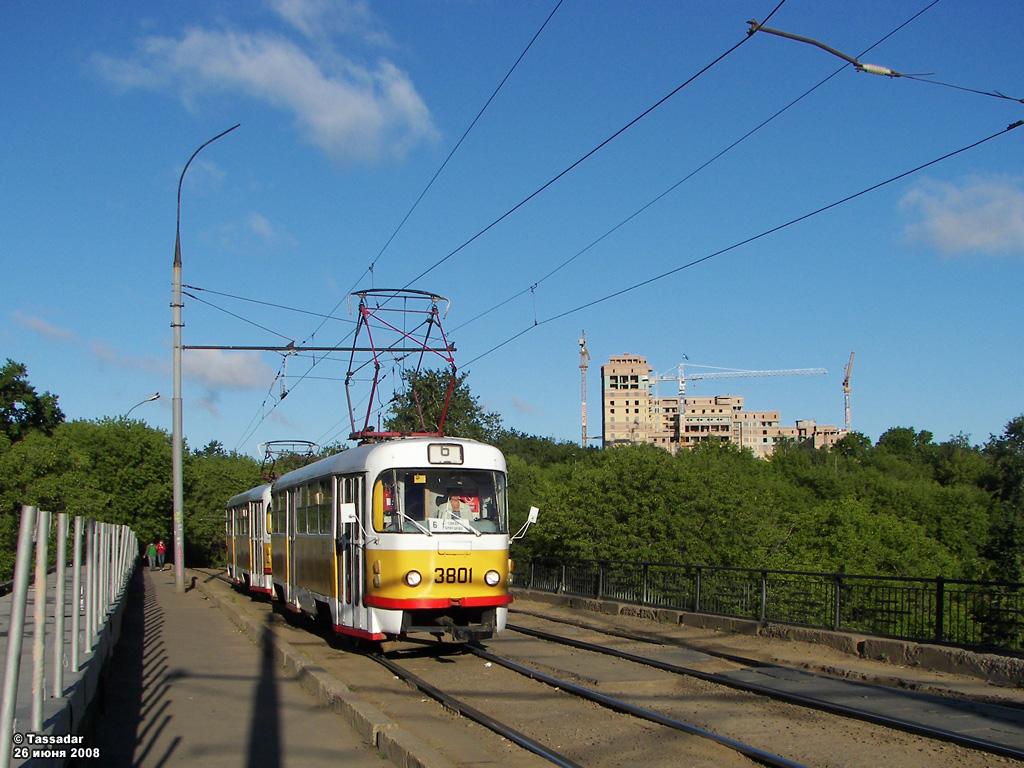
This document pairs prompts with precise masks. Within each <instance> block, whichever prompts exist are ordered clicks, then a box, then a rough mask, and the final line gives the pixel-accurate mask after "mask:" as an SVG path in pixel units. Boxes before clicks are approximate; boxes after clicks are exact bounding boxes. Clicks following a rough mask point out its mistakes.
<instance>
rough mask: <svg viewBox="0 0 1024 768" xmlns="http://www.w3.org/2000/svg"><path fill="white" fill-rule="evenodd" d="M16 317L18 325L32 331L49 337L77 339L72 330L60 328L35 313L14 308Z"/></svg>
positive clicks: (54, 338) (60, 339)
mask: <svg viewBox="0 0 1024 768" xmlns="http://www.w3.org/2000/svg"><path fill="white" fill-rule="evenodd" d="M14 319H15V321H16V322H17V323H18V325H21V326H23V327H25V328H28V329H29V330H31V331H35V332H36V333H38V334H40V335H41V336H45V337H46V338H48V339H53V340H54V341H66V342H72V341H74V340H75V335H74V334H73V333H72V332H71V331H69V330H67V329H65V328H58V327H57V326H56V325H52V324H50V323H48V322H46V321H45V320H43V319H42V318H39V317H35V316H33V315H24V314H22V313H21V312H19V311H18V310H14Z"/></svg>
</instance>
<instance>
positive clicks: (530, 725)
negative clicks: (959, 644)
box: [256, 603, 1024, 768]
mask: <svg viewBox="0 0 1024 768" xmlns="http://www.w3.org/2000/svg"><path fill="white" fill-rule="evenodd" d="M256 605H257V606H259V607H260V610H261V611H265V610H267V609H269V608H273V612H274V613H277V612H278V609H277V608H276V607H274V606H272V605H271V604H269V603H268V604H260V603H257V604H256ZM284 618H286V619H287V620H288V621H287V623H285V622H283V621H281V620H280V619H278V621H277V622H276V624H277V626H278V628H279V629H280V630H282V631H285V632H287V633H288V635H289V642H290V643H292V644H293V645H296V646H297V647H298V648H300V649H301V652H302V653H304V654H306V655H309V656H310V657H311V658H314V659H316V661H317V663H319V664H321V665H323V667H324V668H325V669H328V670H335V669H336V672H335V674H339V679H341V680H344V681H345V682H346V684H348V685H349V689H350V690H351V691H352V692H353V693H357V694H359V695H361V696H366V698H367V701H368V702H370V703H373V704H376V705H377V706H379V707H380V708H381V709H382V711H384V712H385V713H386V714H388V715H389V716H391V717H393V718H395V719H396V721H397V722H399V723H402V724H403V725H404V726H405V727H408V728H410V729H411V731H412V732H414V733H416V734H418V736H419V738H421V739H424V740H425V741H427V742H428V743H430V744H432V745H433V746H434V748H435V749H440V750H441V751H442V752H443V753H445V754H448V755H450V756H452V757H453V759H454V760H455V762H456V764H458V765H465V766H470V765H481V766H482V765H485V764H488V762H487V759H486V758H483V757H482V754H486V753H487V752H488V751H490V753H491V755H492V756H493V755H497V754H498V750H503V751H502V752H501V754H502V755H503V758H502V762H506V761H507V762H508V764H512V763H515V764H517V765H530V764H531V763H530V760H533V761H534V762H533V764H536V763H544V764H555V765H559V766H587V768H602V767H603V766H620V765H630V764H636V763H644V764H646V765H650V766H666V768H667V766H674V765H678V764H681V763H685V764H687V765H688V766H709V768H710V766H715V768H733V767H734V766H735V768H743V767H746V766H751V765H754V764H758V765H773V766H786V767H787V768H793V767H795V766H812V767H813V768H861V767H864V766H877V765H878V764H897V763H898V764H900V765H901V766H906V767H907V768H923V767H927V768H931V766H936V765H957V766H963V767H964V768H979V767H981V766H995V765H997V764H998V765H1004V764H1005V763H1006V758H1000V757H997V756H994V755H992V754H991V753H989V754H987V755H985V754H983V753H978V752H977V751H975V750H971V749H969V748H967V747H961V746H957V745H953V744H949V743H935V744H934V745H933V744H931V741H930V740H928V739H925V738H924V737H919V736H913V735H904V736H895V735H893V734H892V733H891V732H890V731H891V729H887V728H882V727H881V726H875V725H874V724H871V723H858V724H856V725H853V724H852V723H851V724H850V725H844V723H848V722H850V721H848V720H846V719H845V718H842V717H841V716H839V715H831V714H821V713H820V712H819V711H815V710H811V709H809V708H807V707H799V708H798V707H793V706H791V705H790V704H789V703H784V702H779V701H777V700H771V701H769V700H767V699H765V698H764V697H763V696H758V695H757V694H755V693H748V692H744V691H740V690H736V689H735V688H728V689H725V688H723V686H721V685H720V684H718V683H716V682H713V681H707V680H703V679H697V678H692V680H693V681H694V682H693V683H692V684H688V683H683V682H681V681H682V680H684V679H691V678H685V677H683V676H680V675H678V674H677V673H675V672H672V671H666V670H663V669H659V668H657V667H652V666H649V665H647V664H643V663H641V662H638V661H633V660H627V659H622V658H619V659H616V658H613V657H608V656H606V655H604V654H595V653H593V652H592V651H590V650H584V649H582V648H574V647H572V646H570V645H566V644H563V643H556V642H554V641H553V640H547V639H540V638H535V637H531V636H530V635H528V634H523V633H520V632H518V631H513V628H512V627H511V626H509V627H507V629H508V630H509V631H506V632H503V633H501V634H500V635H498V636H497V637H495V638H493V639H492V640H489V641H487V643H486V644H485V645H486V647H485V648H480V649H471V648H469V647H468V646H465V645H460V644H456V643H450V642H446V643H435V642H433V641H429V640H425V641H420V642H416V643H404V644H399V645H397V646H396V650H392V651H388V652H386V653H382V654H378V655H380V656H381V657H382V658H383V662H384V663H382V662H381V661H379V660H378V659H376V658H372V657H371V654H368V653H364V654H358V653H352V652H351V651H352V650H353V648H352V646H351V644H350V643H347V642H346V641H344V640H343V639H340V638H338V637H336V636H332V634H331V633H330V632H329V631H325V632H323V633H321V631H318V625H316V624H314V623H312V622H309V621H305V620H301V621H300V620H299V619H300V617H298V616H295V617H292V616H290V615H288V614H287V612H286V613H285V614H284ZM544 618H546V617H544ZM293 619H294V621H293ZM528 623H531V624H532V623H533V622H528ZM311 629H312V630H313V632H310V631H309V630H311ZM321 629H322V628H321ZM516 629H518V627H516ZM545 629H546V627H545ZM580 629H582V630H583V631H584V632H586V629H587V628H586V627H582V628H580ZM598 631H599V630H598ZM314 633H315V634H316V635H317V636H318V637H314V636H313V634H314ZM602 634H607V633H602ZM612 634H618V635H620V636H621V639H622V640H624V641H636V640H638V638H636V637H634V636H632V635H630V634H628V633H615V632H614V631H613V632H612ZM303 635H305V636H307V637H308V638H309V639H308V640H304V639H303ZM584 637H585V635H584ZM320 638H322V640H320ZM588 639H592V638H588ZM640 640H642V641H643V643H644V646H641V647H640V649H637V648H631V649H629V652H632V653H633V655H636V656H642V655H646V652H645V651H644V650H643V648H644V647H647V646H649V647H650V648H651V654H654V655H656V654H657V652H658V650H657V649H658V648H659V646H665V645H669V646H671V645H675V644H676V643H675V641H670V642H669V643H665V642H664V641H661V640H658V639H657V638H655V637H647V638H640ZM324 641H325V642H324ZM599 643H600V641H597V642H593V643H591V644H592V645H598V644H599ZM530 644H536V647H537V648H539V649H540V652H539V653H536V652H535V651H534V647H533V646H531V645H530ZM541 644H542V645H541ZM558 649H564V650H558ZM339 651H345V652H344V653H341V652H339ZM481 654H489V655H481ZM725 655H729V654H718V656H719V657H720V658H722V657H724V656H725ZM591 656H593V657H595V658H597V659H606V661H598V662H589V663H590V665H591V666H590V668H588V669H586V670H584V671H583V672H582V673H581V674H574V673H572V672H569V673H567V674H559V670H562V669H571V663H570V661H571V659H572V658H576V659H579V658H581V657H587V658H589V657H591ZM359 658H364V659H365V660H366V662H365V663H369V666H370V667H376V668H377V669H379V670H380V671H381V673H384V674H386V675H387V677H388V679H390V680H392V681H393V683H387V682H385V681H384V680H381V679H380V674H381V673H377V675H376V681H374V680H375V678H374V676H373V675H371V674H368V672H367V671H365V670H364V671H360V669H359V668H358V663H357V662H358V659H359ZM524 661H525V662H526V663H524ZM732 661H733V663H737V664H739V663H741V662H750V661H753V660H749V659H744V658H743V657H740V656H732ZM758 664H759V665H760V668H762V669H767V670H774V669H781V668H780V667H779V666H778V665H774V664H767V663H765V662H758ZM608 665H626V667H628V668H629V669H630V670H632V669H634V668H635V669H636V670H640V669H648V670H649V672H647V673H643V672H640V671H636V672H633V671H630V672H628V673H627V674H626V675H619V676H618V677H617V676H616V675H615V674H614V671H615V670H614V668H613V667H609V666H608ZM516 667H522V668H523V669H517V668H516ZM527 667H529V668H530V669H529V671H528V672H527V671H526V668H527ZM602 669H611V670H612V673H611V674H609V675H607V676H605V675H604V674H603V673H602V671H601V670H602ZM698 671H700V670H698ZM551 672H554V674H550V673H551ZM705 674H707V673H705ZM395 678H401V680H399V679H395ZM403 681H404V682H403ZM517 681H518V682H517ZM396 686H397V687H396ZM531 686H532V687H531ZM694 686H696V687H694ZM577 689H579V693H578V692H577ZM595 689H600V690H595ZM716 689H717V690H718V691H724V690H728V691H730V693H729V694H725V693H723V692H716ZM401 690H405V691H406V694H405V695H404V696H402V695H401V694H400V693H399V691H401ZM584 690H589V691H591V692H592V693H594V696H588V697H586V698H585V699H584V698H580V695H579V694H580V693H583V691H584ZM409 694H411V696H410V695H409ZM418 694H421V695H418ZM427 699H430V700H431V704H430V705H428V704H426V703H424V702H425V700H427ZM602 699H604V700H602ZM433 702H437V704H439V705H440V707H439V708H437V709H435V710H434V713H433V714H430V707H431V706H437V704H433ZM782 708H785V709H782ZM633 710H637V711H639V710H646V711H649V712H651V713H653V715H654V717H653V718H651V719H648V720H644V721H641V720H637V719H636V715H634V713H633ZM801 712H806V713H807V714H801ZM409 717H412V718H413V719H412V720H409V719H407V718H409ZM659 719H660V720H661V721H662V722H659ZM665 721H679V722H681V723H684V724H685V725H686V726H688V727H690V728H692V730H686V728H685V727H684V728H676V727H674V726H672V725H670V724H668V723H667V722H665ZM463 722H464V723H466V725H464V726H461V728H460V727H459V726H458V724H459V723H463ZM630 723H633V724H632V725H630ZM475 724H479V727H477V725H475ZM453 728H454V730H453ZM484 728H486V729H487V732H489V733H491V734H498V736H500V739H499V738H497V737H495V736H493V735H492V736H487V735H486V733H485V731H484V730H483V729H484ZM466 729H469V730H466ZM474 729H475V730H474ZM698 730H707V731H709V732H714V733H715V734H716V735H720V736H721V737H722V741H723V742H724V741H735V742H737V743H738V744H741V745H743V746H746V747H749V748H750V749H749V750H748V752H747V753H746V754H745V753H743V752H741V751H736V750H733V749H731V748H729V747H727V746H726V745H725V744H724V743H716V742H715V741H713V740H712V739H709V738H707V737H704V736H702V735H701V734H698V733H697V731H698ZM457 731H461V732H462V733H463V734H464V735H463V736H458V735H457V733H456V732H457ZM473 733H476V734H479V735H478V736H472V734H473ZM442 734H446V735H442ZM470 736H472V738H473V739H477V740H479V741H477V742H475V743H477V744H478V745H480V746H477V747H473V748H472V749H474V750H475V756H474V757H473V758H471V759H470V758H469V754H468V753H466V752H463V751H461V750H462V749H463V747H460V748H459V749H460V751H459V752H454V753H453V752H452V751H451V750H452V748H453V747H454V745H455V744H456V743H460V744H461V743H463V741H465V739H466V738H468V737H470ZM488 739H491V740H493V741H492V742H491V746H489V747H488V746H485V745H486V744H487V743H488V742H487V740H488ZM465 744H466V745H467V746H468V744H469V742H468V741H465ZM513 745H514V746H513ZM702 745H703V746H702ZM481 747H482V749H483V753H481V751H480V750H481ZM510 750H511V751H510ZM517 751H518V753H517ZM519 755H522V757H520V756H519ZM526 755H529V756H530V757H529V758H527V757H526ZM764 756H767V759H758V758H761V757H764ZM491 759H492V760H493V757H492V758H491ZM1012 759H1020V758H1017V757H1013V758H1012ZM1022 764H1024V763H1022Z"/></svg>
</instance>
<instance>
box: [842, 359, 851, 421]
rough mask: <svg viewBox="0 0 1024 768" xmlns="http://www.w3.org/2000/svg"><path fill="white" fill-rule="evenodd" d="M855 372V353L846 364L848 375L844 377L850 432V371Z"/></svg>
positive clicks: (844, 395) (844, 394) (844, 392)
mask: <svg viewBox="0 0 1024 768" xmlns="http://www.w3.org/2000/svg"><path fill="white" fill-rule="evenodd" d="M851 370H853V351H851V352H850V362H848V363H847V364H846V375H845V376H844V377H843V399H844V400H845V401H846V431H847V432H849V431H850V371H851Z"/></svg>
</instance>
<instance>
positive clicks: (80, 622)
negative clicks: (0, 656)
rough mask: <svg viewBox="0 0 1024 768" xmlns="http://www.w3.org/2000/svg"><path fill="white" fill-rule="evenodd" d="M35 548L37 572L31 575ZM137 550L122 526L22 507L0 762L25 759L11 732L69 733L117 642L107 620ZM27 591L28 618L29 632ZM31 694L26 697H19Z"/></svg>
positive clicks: (0, 767)
mask: <svg viewBox="0 0 1024 768" xmlns="http://www.w3.org/2000/svg"><path fill="white" fill-rule="evenodd" d="M54 528H56V530H55V531H54ZM69 535H70V537H71V541H70V544H71V550H72V551H71V554H70V557H69V553H68V544H69ZM51 538H54V539H55V543H56V552H55V555H56V557H55V561H56V568H53V569H48V568H47V563H48V561H49V560H50V557H49V546H50V539H51ZM33 552H34V554H35V566H34V573H35V575H34V579H31V580H30V571H32V569H33V566H32V561H33V557H32V556H33ZM138 555H139V545H138V541H137V540H136V538H135V534H134V533H133V532H132V531H131V530H130V529H129V528H127V527H126V526H123V525H110V524H108V523H100V522H97V521H95V520H87V519H85V518H82V517H75V518H74V523H73V526H71V529H69V519H68V515H67V514H65V513H59V514H57V515H55V516H53V520H52V521H51V515H50V513H49V512H46V511H42V510H39V509H38V508H37V507H31V506H23V507H22V508H21V528H20V532H19V538H18V550H17V554H16V558H15V565H14V581H13V582H12V583H11V584H10V592H11V594H10V597H9V601H10V619H9V624H8V625H7V643H6V646H7V647H6V653H5V656H6V660H5V665H4V672H3V689H2V697H0V768H6V766H8V765H11V761H12V759H14V760H15V764H20V763H21V762H23V759H22V757H21V756H19V755H15V754H14V751H13V748H12V736H13V734H14V733H15V732H16V731H18V732H21V731H32V732H34V733H51V732H53V733H61V734H63V733H69V732H70V733H74V732H75V730H74V726H76V725H78V724H79V723H78V722H77V720H78V719H79V718H80V717H81V716H82V713H83V711H84V710H85V709H87V707H88V703H89V700H91V697H92V695H93V694H94V693H95V691H96V690H97V687H98V684H99V673H100V667H101V666H102V662H103V661H105V660H106V658H105V657H106V655H109V653H110V652H112V650H113V644H114V642H116V639H117V638H116V631H115V630H112V629H111V624H112V623H114V622H113V621H112V619H113V618H115V617H116V618H117V619H118V622H117V624H118V628H119V617H120V609H121V606H122V598H123V596H124V593H125V590H126V588H127V586H128V581H129V579H130V577H131V574H132V572H133V570H134V568H135V565H136V563H137V561H138ZM69 560H70V562H71V572H70V573H68V570H67V563H68V561H69ZM30 581H31V583H30ZM68 582H70V585H69V583H68ZM69 586H70V594H69V593H68V587H69ZM51 589H52V592H51ZM30 594H31V596H32V606H33V610H32V619H33V620H32V623H31V629H30V631H28V630H29V628H27V627H26V613H27V605H28V602H29V595H30ZM7 600H8V598H5V602H6V601H7ZM68 620H70V627H68V626H67V622H68ZM26 635H28V636H29V637H30V638H31V660H30V661H31V663H30V664H29V663H28V659H27V658H24V659H23V657H24V654H23V650H24V648H23V646H24V643H23V639H24V638H25V636H26ZM23 661H24V663H23ZM23 667H24V668H25V669H24V671H25V672H27V671H29V668H30V669H31V685H25V682H24V680H23V679H22V674H23V669H22V668H23ZM19 694H22V696H19ZM29 698H30V699H31V701H30V702H26V701H24V700H21V699H29ZM72 710H74V712H72ZM44 715H45V717H44ZM18 720H20V724H19V725H17V726H16V722H17V721H18Z"/></svg>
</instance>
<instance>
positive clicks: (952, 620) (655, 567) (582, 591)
mask: <svg viewBox="0 0 1024 768" xmlns="http://www.w3.org/2000/svg"><path fill="white" fill-rule="evenodd" d="M528 581H529V584H528V585H527V586H529V588H531V589H535V590H538V591H545V592H555V593H560V594H566V595H574V596H578V597H588V598H595V599H606V600H618V601H622V602H627V603H636V604H638V605H644V606H650V607H656V608H668V609H674V610H682V611H690V612H694V613H706V614H713V615H719V616H728V617H734V618H741V619H752V620H755V621H761V622H766V623H776V624H793V625H799V626H806V627H815V628H820V629H830V630H836V631H844V632H860V633H864V634H870V635H878V636H882V637H891V638H896V639H901V640H913V641H917V642H929V643H943V644H950V645H959V646H964V647H976V648H990V649H994V650H1000V651H1013V652H1020V651H1024V584H1019V583H1012V582H996V581H967V580H960V579H943V578H941V577H940V578H936V579H915V578H901V577H895V576H893V577H886V576H862V575H853V574H842V573H816V572H812V571H779V570H763V569H750V568H725V567H714V566H700V565H666V564H659V563H628V562H618V561H611V560H560V559H553V558H538V559H535V560H533V561H532V563H531V565H530V572H529V575H528Z"/></svg>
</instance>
